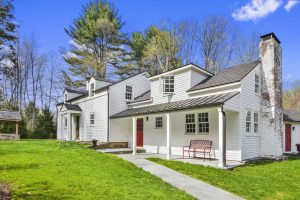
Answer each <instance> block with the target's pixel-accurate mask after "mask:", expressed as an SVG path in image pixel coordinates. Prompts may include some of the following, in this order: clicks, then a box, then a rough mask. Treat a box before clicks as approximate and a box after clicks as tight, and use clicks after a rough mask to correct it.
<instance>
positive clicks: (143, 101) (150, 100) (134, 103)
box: [127, 98, 153, 105]
mask: <svg viewBox="0 0 300 200" xmlns="http://www.w3.org/2000/svg"><path fill="white" fill-rule="evenodd" d="M152 101H153V98H151V99H145V100H141V101H135V102H130V101H129V102H128V103H127V105H137V104H142V103H148V102H152Z"/></svg>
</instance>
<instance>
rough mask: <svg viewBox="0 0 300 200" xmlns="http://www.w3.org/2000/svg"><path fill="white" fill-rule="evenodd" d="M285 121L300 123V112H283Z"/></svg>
mask: <svg viewBox="0 0 300 200" xmlns="http://www.w3.org/2000/svg"><path fill="white" fill-rule="evenodd" d="M282 112H283V121H289V122H300V111H295V110H283V111H282Z"/></svg>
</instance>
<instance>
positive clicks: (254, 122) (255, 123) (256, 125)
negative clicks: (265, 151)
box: [253, 113, 258, 133]
mask: <svg viewBox="0 0 300 200" xmlns="http://www.w3.org/2000/svg"><path fill="white" fill-rule="evenodd" d="M253 117H254V118H253V124H254V133H258V113H254V115H253Z"/></svg>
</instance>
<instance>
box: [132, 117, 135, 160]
mask: <svg viewBox="0 0 300 200" xmlns="http://www.w3.org/2000/svg"><path fill="white" fill-rule="evenodd" d="M135 154H136V118H135V117H133V118H132V155H135Z"/></svg>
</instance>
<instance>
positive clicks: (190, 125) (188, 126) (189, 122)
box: [185, 114, 196, 134]
mask: <svg viewBox="0 0 300 200" xmlns="http://www.w3.org/2000/svg"><path fill="white" fill-rule="evenodd" d="M185 132H186V134H194V133H195V132H196V123H195V114H187V115H185Z"/></svg>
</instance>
